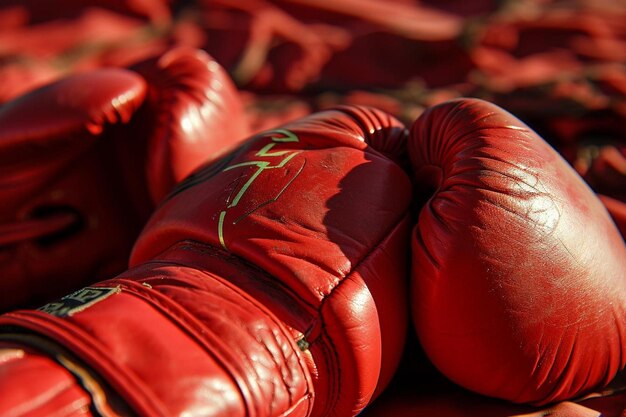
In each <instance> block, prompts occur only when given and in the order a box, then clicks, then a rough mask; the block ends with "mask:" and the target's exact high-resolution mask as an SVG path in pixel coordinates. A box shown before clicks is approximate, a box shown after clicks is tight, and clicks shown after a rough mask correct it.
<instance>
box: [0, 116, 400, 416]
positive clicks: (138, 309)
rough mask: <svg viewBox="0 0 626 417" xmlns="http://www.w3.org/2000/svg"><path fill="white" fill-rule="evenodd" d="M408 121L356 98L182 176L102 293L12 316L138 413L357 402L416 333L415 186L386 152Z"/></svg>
mask: <svg viewBox="0 0 626 417" xmlns="http://www.w3.org/2000/svg"><path fill="white" fill-rule="evenodd" d="M406 135H407V131H406V129H405V128H404V127H403V126H402V125H401V124H400V123H399V122H397V121H396V120H395V119H392V118H391V117H390V116H388V115H387V114H384V113H382V112H379V111H376V110H373V109H368V108H359V107H344V108H341V109H338V110H329V111H326V112H322V113H318V114H314V115H311V116H309V117H307V118H304V119H301V120H299V121H296V122H293V123H291V124H288V125H285V126H283V127H281V128H279V129H276V130H273V131H268V132H264V133H261V134H259V135H257V136H255V137H253V138H251V139H250V140H249V141H248V142H246V143H245V144H244V145H243V146H242V147H241V148H239V149H238V150H237V151H236V152H234V153H232V154H230V155H228V156H227V157H225V158H223V159H222V160H221V161H219V162H217V163H214V164H209V165H207V166H205V167H203V168H201V169H200V170H198V171H196V172H195V173H194V174H193V175H192V176H190V177H188V178H187V179H186V180H185V181H183V182H182V183H181V184H180V185H179V186H178V187H177V188H176V189H175V190H174V192H173V193H172V194H171V195H170V196H169V197H168V199H167V200H166V201H165V202H164V203H163V204H162V205H161V206H160V208H159V209H158V210H157V212H156V213H155V214H154V216H153V217H152V218H151V220H150V222H149V223H148V225H147V226H146V228H145V230H144V231H143V232H142V234H141V236H140V237H139V239H138V241H137V243H136V245H135V247H134V251H133V255H132V260H131V264H132V265H135V266H134V268H133V269H131V270H129V271H128V272H126V273H124V274H122V275H120V276H118V277H117V278H115V279H113V280H109V281H106V282H103V283H100V284H98V285H97V286H96V287H98V288H100V290H94V291H103V292H105V293H106V296H105V297H103V298H102V299H100V300H98V301H97V302H95V303H92V304H90V305H88V306H86V307H85V308H79V309H77V310H75V311H72V312H71V313H67V314H65V316H64V317H58V316H55V315H53V314H49V313H46V312H43V311H20V312H16V313H10V314H7V315H4V316H2V318H0V325H2V326H5V327H4V328H5V329H6V331H9V330H13V331H15V329H16V328H17V329H19V328H27V329H30V330H31V331H35V332H37V333H41V334H43V335H46V336H47V337H49V338H51V339H53V340H56V341H58V342H59V344H60V345H63V346H65V347H66V348H67V349H68V350H70V351H71V352H72V353H73V355H75V356H76V357H77V358H79V360H80V361H82V363H84V364H85V366H87V367H89V368H90V369H93V370H94V372H96V373H97V374H98V375H100V376H101V378H102V379H103V380H105V381H107V382H108V384H110V385H111V386H112V387H113V388H114V390H115V391H116V392H117V393H118V394H119V395H120V396H121V397H122V398H124V399H125V401H126V402H127V404H128V405H129V406H130V407H131V408H132V409H134V410H135V411H136V412H137V413H138V414H140V415H146V416H159V415H163V416H171V415H182V414H183V413H184V415H186V416H196V415H198V416H199V415H203V416H287V415H289V416H309V415H312V416H349V415H356V414H357V413H358V412H359V411H360V410H361V409H362V408H363V407H364V406H365V405H366V404H368V403H369V401H371V399H372V398H373V397H374V396H376V395H377V394H378V393H379V392H380V391H381V390H382V388H384V387H385V386H386V384H387V383H388V381H389V380H390V379H391V376H392V374H393V373H394V371H395V369H396V366H397V364H398V361H399V357H400V353H401V351H402V349H403V346H404V340H405V333H406V328H407V316H408V308H407V304H406V300H405V298H406V297H407V293H408V291H407V286H408V281H407V273H408V271H407V262H408V257H407V255H408V248H407V245H406V243H407V241H408V237H409V224H410V222H409V218H408V206H409V202H410V200H411V185H410V181H409V179H408V176H407V175H406V174H405V172H404V171H403V170H402V169H401V168H400V167H399V166H398V165H397V164H396V163H394V162H393V161H392V160H390V159H388V158H387V157H386V156H384V155H383V154H384V153H386V154H387V155H389V156H390V157H398V156H399V155H400V154H403V153H404V151H403V148H404V145H405V142H406ZM374 147H376V148H377V149H378V150H376V149H374ZM102 288H104V289H102ZM74 298H80V297H78V296H74ZM60 305H63V302H61V303H60ZM51 309H52V310H55V309H56V307H54V306H52V307H50V306H48V307H46V308H45V310H47V311H52V310H51ZM57 310H58V309H57ZM7 326H10V327H7Z"/></svg>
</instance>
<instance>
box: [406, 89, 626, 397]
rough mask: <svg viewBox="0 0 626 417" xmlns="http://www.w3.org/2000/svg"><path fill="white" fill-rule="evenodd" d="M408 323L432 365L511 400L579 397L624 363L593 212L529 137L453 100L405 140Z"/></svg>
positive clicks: (486, 108)
mask: <svg viewBox="0 0 626 417" xmlns="http://www.w3.org/2000/svg"><path fill="white" fill-rule="evenodd" d="M408 148H409V156H410V159H411V164H412V170H413V172H414V174H413V179H414V183H415V186H416V190H417V192H416V195H418V196H419V195H421V196H426V197H427V198H428V199H427V201H426V202H425V204H424V205H423V206H422V207H421V208H420V211H419V218H418V220H417V224H416V226H415V228H414V231H413V234H412V251H413V255H412V259H413V266H412V290H411V297H412V301H411V302H412V305H411V308H412V310H413V318H414V324H415V327H416V330H417V333H418V335H419V338H420V340H421V343H422V345H423V347H424V349H425V351H426V353H427V354H428V356H429V357H430V359H431V360H432V361H433V363H434V364H435V365H436V366H437V367H438V368H439V369H440V370H441V371H442V372H443V373H444V374H445V375H446V376H448V377H449V378H450V379H452V380H453V381H456V382H457V383H459V384H460V385H462V386H464V387H466V388H469V389H471V390H474V391H477V392H479V393H482V394H485V395H488V396H494V397H499V398H503V399H508V400H511V401H514V402H519V403H534V404H546V403H551V402H556V401H562V400H567V399H572V398H576V397H579V396H581V395H583V394H585V393H587V392H589V391H590V390H592V389H594V388H597V387H601V386H603V385H605V384H607V383H608V382H609V381H611V379H612V378H613V377H614V376H615V375H616V373H617V372H618V371H620V370H621V369H623V368H624V364H625V361H626V354H625V352H626V334H625V333H624V332H623V327H624V325H625V324H626V248H625V246H624V241H623V240H622V238H621V236H620V235H619V233H618V231H617V229H616V227H615V224H614V223H613V222H612V221H611V219H610V218H609V216H608V214H607V212H606V210H605V209H604V207H603V206H602V204H601V203H600V201H599V200H598V198H597V197H596V196H595V195H594V194H593V192H592V191H591V190H590V189H589V188H588V186H587V185H586V184H585V183H584V182H583V181H582V179H581V178H580V177H579V176H578V175H577V174H576V173H575V172H574V170H573V169H572V168H571V167H570V166H569V165H568V164H567V163H566V162H565V161H564V160H563V159H562V158H561V157H560V156H559V155H558V154H557V153H556V151H554V150H553V149H552V148H551V147H550V146H549V145H548V144H547V143H545V142H544V141H543V140H542V139H541V138H540V137H539V136H538V135H537V134H536V133H534V132H533V131H532V130H531V129H529V128H528V127H527V126H526V125H524V124H523V123H522V122H520V121H519V120H518V119H516V118H515V117H513V116H512V115H510V114H509V113H507V112H505V111H504V110H502V109H501V108H499V107H497V106H495V105H492V104H489V103H487V102H484V101H480V100H475V99H461V100H456V101H450V102H446V103H444V104H441V105H439V106H436V107H433V108H430V109H429V110H427V111H426V112H425V113H424V114H423V115H422V116H421V117H420V118H418V120H417V121H416V122H415V123H414V125H413V126H412V128H411V136H410V139H409V144H408Z"/></svg>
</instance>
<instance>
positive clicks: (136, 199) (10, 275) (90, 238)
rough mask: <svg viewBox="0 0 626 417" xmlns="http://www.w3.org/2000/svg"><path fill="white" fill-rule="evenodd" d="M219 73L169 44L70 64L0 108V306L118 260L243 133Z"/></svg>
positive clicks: (113, 269)
mask: <svg viewBox="0 0 626 417" xmlns="http://www.w3.org/2000/svg"><path fill="white" fill-rule="evenodd" d="M242 111H243V110H242V106H241V103H240V102H239V101H238V96H237V92H236V91H235V89H234V86H233V85H232V82H231V81H230V80H229V78H228V76H227V74H226V73H225V72H224V71H223V70H222V69H221V68H220V67H219V65H218V64H217V63H216V62H215V61H213V60H212V59H211V58H210V57H209V56H208V55H206V54H205V53H203V52H201V51H196V50H190V49H174V50H171V51H169V52H168V53H166V54H165V55H163V56H161V57H159V58H156V59H153V60H151V61H148V62H145V63H143V64H138V65H137V66H136V68H134V70H127V69H113V68H109V69H101V70H97V71H92V72H86V73H81V74H75V75H72V76H70V77H68V78H66V79H63V80H61V81H58V82H56V83H53V84H49V85H47V86H45V87H43V88H41V89H39V90H36V91H34V92H32V93H30V94H27V95H25V96H22V97H20V98H18V99H16V100H14V101H12V102H9V103H7V104H5V105H3V106H2V108H0V166H2V175H0V189H1V191H0V196H1V197H2V201H3V204H2V207H0V274H1V275H2V278H0V310H6V309H8V308H12V307H13V308H14V307H17V306H24V305H28V304H31V305H32V304H33V303H39V302H42V301H43V300H49V299H50V298H51V297H56V296H59V295H61V294H64V293H66V292H68V291H70V290H72V289H76V288H79V287H80V286H82V285H85V284H86V283H87V280H90V279H91V280H97V279H103V278H108V277H111V276H113V275H115V274H117V273H119V272H120V271H122V270H124V269H125V267H126V265H127V259H128V254H129V252H130V248H131V246H132V243H133V241H134V239H135V238H136V236H137V235H138V233H139V231H140V229H141V227H142V226H143V224H144V223H145V221H146V220H147V218H148V216H149V214H150V213H151V212H152V210H153V208H154V206H155V204H156V203H157V202H159V201H160V200H161V199H162V198H163V197H164V196H165V194H166V193H167V192H168V190H169V189H171V188H172V187H173V185H174V184H175V183H176V182H177V181H179V180H180V179H182V178H183V177H184V176H185V175H187V174H188V173H190V172H191V171H192V170H193V169H194V168H196V167H197V166H199V165H200V164H201V163H202V162H204V161H205V160H210V159H215V158H217V157H219V156H220V155H221V154H222V153H224V152H226V151H228V149H232V148H233V147H235V146H236V145H238V144H239V142H240V141H241V140H242V139H243V138H245V136H246V135H247V127H246V125H245V123H243V122H242V121H241V119H242V117H241V114H242Z"/></svg>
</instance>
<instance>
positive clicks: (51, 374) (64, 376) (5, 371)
mask: <svg viewBox="0 0 626 417" xmlns="http://www.w3.org/2000/svg"><path fill="white" fill-rule="evenodd" d="M0 392H1V393H2V395H1V396H0V415H2V416H7V417H14V416H20V417H39V416H50V415H54V416H59V417H78V416H84V417H86V416H91V415H92V414H91V412H90V406H91V397H90V396H89V395H88V393H87V392H85V391H84V390H83V389H82V388H81V387H80V386H78V385H77V384H76V382H75V379H74V376H73V375H72V374H71V373H70V372H69V371H68V370H66V369H65V368H62V367H60V366H58V365H56V364H55V363H54V361H53V360H52V359H51V358H48V357H46V356H42V355H41V354H39V353H38V352H34V351H33V350H32V349H28V348H26V347H24V346H20V345H15V344H11V343H3V342H0ZM34 393H36V394H35V395H33V394H34Z"/></svg>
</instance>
